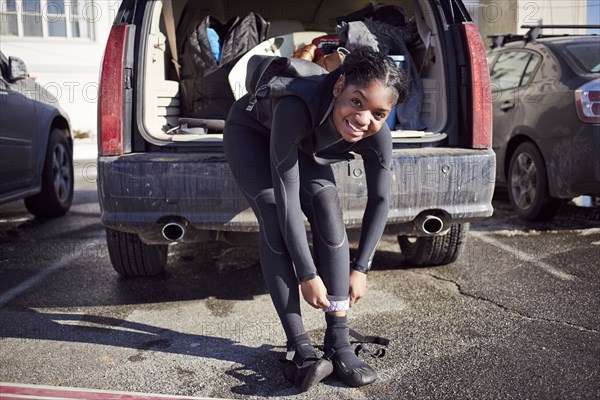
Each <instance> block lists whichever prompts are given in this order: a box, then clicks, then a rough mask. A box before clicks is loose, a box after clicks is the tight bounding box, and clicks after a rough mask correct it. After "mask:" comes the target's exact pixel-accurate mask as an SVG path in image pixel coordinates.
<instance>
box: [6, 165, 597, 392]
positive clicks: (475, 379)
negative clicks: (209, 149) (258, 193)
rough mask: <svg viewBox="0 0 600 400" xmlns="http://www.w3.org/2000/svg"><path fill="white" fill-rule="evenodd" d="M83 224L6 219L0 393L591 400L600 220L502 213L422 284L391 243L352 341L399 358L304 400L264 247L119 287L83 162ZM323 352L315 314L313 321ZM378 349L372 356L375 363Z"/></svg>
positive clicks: (419, 272)
mask: <svg viewBox="0 0 600 400" xmlns="http://www.w3.org/2000/svg"><path fill="white" fill-rule="evenodd" d="M76 168H77V173H76V175H77V183H76V188H77V192H76V195H75V202H74V205H73V207H72V209H71V211H70V212H69V213H68V214H67V215H66V216H64V217H62V218H58V219H55V220H43V219H36V218H33V217H32V216H31V215H30V214H28V213H27V212H26V210H25V208H24V206H23V203H22V201H21V202H13V203H9V204H6V205H3V206H0V254H1V256H0V271H1V274H2V279H1V280H0V366H1V368H0V382H13V383H21V384H28V385H46V386H53V387H77V388H89V389H99V390H114V391H120V392H139V393H157V394H163V395H178V396H198V397H213V398H243V399H246V398H265V397H275V398H281V399H597V398H599V397H600V384H599V382H600V333H599V329H600V315H599V313H598V310H599V309H600V307H599V300H598V298H599V294H600V291H599V286H600V270H599V268H598V267H599V266H600V209H599V208H597V207H596V208H586V207H577V206H575V205H572V204H570V205H566V206H564V207H563V208H562V209H561V211H560V213H559V215H558V216H557V218H556V219H555V220H554V221H552V222H549V223H525V222H522V221H520V220H518V218H516V217H515V216H514V214H513V213H512V211H511V210H510V207H509V206H508V204H507V202H506V199H505V198H503V197H502V196H499V197H498V198H497V199H496V200H495V201H494V206H495V209H496V211H495V215H494V216H493V217H492V218H489V219H487V220H485V221H481V222H478V223H474V224H472V226H471V235H470V239H469V241H468V244H467V248H466V251H465V253H464V254H463V256H462V257H461V259H460V260H459V261H457V262H456V263H454V264H451V265H447V266H444V267H436V268H415V267H414V266H412V265H409V264H408V263H407V262H406V261H405V260H404V259H403V257H402V255H401V254H400V253H399V252H398V244H397V242H396V239H395V238H394V237H391V236H386V237H384V240H382V242H381V243H380V247H379V249H378V252H377V254H376V257H375V261H374V267H373V270H372V271H371V272H370V274H369V279H368V291H367V296H366V297H365V298H364V299H363V300H362V301H361V302H360V303H359V304H358V305H357V306H355V307H354V308H353V309H352V310H351V311H350V313H349V315H350V321H351V327H352V328H353V329H355V330H357V331H359V332H361V333H364V334H368V335H379V336H383V337H386V338H389V339H390V340H391V343H390V345H388V346H387V347H386V348H385V350H386V354H385V356H384V357H383V358H372V357H370V356H369V355H368V354H364V355H362V356H361V357H363V358H364V359H365V360H367V361H368V362H369V363H370V364H371V365H372V366H373V368H374V369H375V370H376V371H377V372H378V374H379V379H378V381H377V382H376V383H374V384H372V385H369V386H366V387H362V388H357V389H353V388H347V387H344V385H343V384H341V383H340V382H339V381H338V380H337V379H335V378H333V377H332V378H329V379H327V380H326V381H325V382H323V383H321V384H319V385H317V386H316V387H314V388H313V389H311V390H310V391H309V392H307V393H303V394H299V393H298V392H297V391H296V389H294V388H293V387H290V385H289V384H288V383H287V382H286V381H285V379H284V378H283V376H282V373H281V369H280V363H279V362H278V359H279V358H280V357H282V355H283V351H284V344H285V341H284V336H283V332H282V330H281V328H280V327H279V324H278V322H277V318H276V314H275V311H274V310H273V307H272V304H271V301H270V298H269V295H268V293H267V290H266V288H265V285H264V282H263V279H262V277H261V272H260V265H259V263H258V254H257V250H256V247H255V246H254V245H251V244H248V245H245V246H235V247H232V246H230V245H227V244H225V243H220V242H211V243H203V244H193V245H192V244H186V245H175V246H172V247H171V248H170V254H169V264H168V266H167V271H166V273H165V274H164V275H161V276H158V277H154V278H143V279H124V278H120V277H119V276H118V275H117V274H116V273H115V272H114V270H113V269H112V267H111V265H110V260H109V257H108V253H107V250H106V239H105V236H104V235H105V233H104V228H103V227H102V225H101V223H100V221H99V216H100V210H99V206H98V198H97V193H96V188H95V163H94V161H93V160H91V159H87V160H86V159H85V157H84V158H80V159H76ZM303 315H304V317H305V322H306V326H307V329H308V330H309V333H310V335H311V337H312V338H313V341H314V342H315V343H322V335H323V331H324V327H325V325H324V320H323V315H322V313H321V312H319V311H317V310H313V309H311V308H310V307H309V306H307V305H303ZM378 348H379V346H377V345H371V349H372V350H376V349H378Z"/></svg>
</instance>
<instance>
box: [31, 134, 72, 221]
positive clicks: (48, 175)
mask: <svg viewBox="0 0 600 400" xmlns="http://www.w3.org/2000/svg"><path fill="white" fill-rule="evenodd" d="M73 181H74V179H73V151H72V149H71V146H70V145H69V142H68V141H67V138H66V137H65V133H64V131H62V130H60V129H53V130H52V132H50V137H49V138H48V146H47V147H46V155H45V158H44V166H43V169H42V191H41V192H40V193H38V194H36V195H34V196H30V197H27V198H25V207H27V210H28V211H29V212H30V213H32V214H33V215H35V216H37V217H59V216H61V215H63V214H64V213H66V212H67V211H68V210H69V208H71V203H72V202H73Z"/></svg>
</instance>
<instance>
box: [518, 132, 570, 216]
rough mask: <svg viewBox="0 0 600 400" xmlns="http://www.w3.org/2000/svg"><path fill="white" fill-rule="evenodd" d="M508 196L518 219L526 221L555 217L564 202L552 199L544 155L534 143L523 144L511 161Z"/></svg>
mask: <svg viewBox="0 0 600 400" xmlns="http://www.w3.org/2000/svg"><path fill="white" fill-rule="evenodd" d="M508 197H509V199H510V203H511V204H512V206H513V207H514V208H515V210H516V211H517V214H518V215H519V217H521V218H522V219H524V220H527V221H540V220H548V219H551V218H552V217H554V216H555V215H556V213H557V211H558V208H559V207H560V204H561V201H560V200H559V199H556V198H553V197H551V196H550V192H549V190H548V175H547V174H546V164H545V163H544V159H543V158H542V154H541V153H540V151H539V150H538V148H537V147H536V146H535V144H533V143H531V142H525V143H521V144H520V145H519V147H517V149H516V150H515V153H514V154H513V156H512V157H511V159H510V164H509V168H508Z"/></svg>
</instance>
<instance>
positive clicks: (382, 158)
mask: <svg viewBox="0 0 600 400" xmlns="http://www.w3.org/2000/svg"><path fill="white" fill-rule="evenodd" d="M298 62H300V64H301V63H302V62H303V60H298ZM307 63H308V64H306V65H307V66H308V65H309V64H310V63H309V62H307ZM314 68H317V69H318V67H314ZM307 69H308V70H309V71H310V68H308V67H307ZM267 71H268V69H263V70H261V69H257V72H255V74H256V75H259V76H258V77H255V76H254V75H252V79H251V81H252V82H258V81H260V80H261V78H262V77H263V76H264V75H269V74H268V73H267ZM273 79H277V76H275V77H274V78H273ZM285 82H287V88H286V89H285V92H286V93H289V95H287V96H283V97H282V96H279V97H278V98H262V99H260V98H259V99H258V100H257V99H256V95H254V97H252V95H246V96H244V97H242V98H241V99H240V100H238V101H237V102H236V103H235V104H234V105H233V107H232V108H231V111H230V113H229V116H228V118H227V121H226V124H225V129H224V135H223V141H224V147H225V153H226V156H227V160H228V162H229V165H230V167H231V170H232V172H233V175H234V177H235V179H236V181H237V183H238V185H239V187H240V188H241V190H242V192H243V193H244V194H245V196H246V198H247V200H248V202H249V203H250V205H251V207H252V210H253V211H254V213H255V214H256V217H257V219H258V221H259V223H260V261H261V267H262V270H263V275H264V277H265V280H266V282H267V286H268V288H269V291H270V294H271V298H272V300H273V303H274V305H275V309H276V310H277V313H278V314H279V318H280V320H281V323H282V325H283V329H284V331H285V333H286V336H287V350H288V353H287V354H288V355H287V358H286V363H285V364H284V365H285V366H284V373H285V375H286V377H287V378H288V380H290V382H292V383H294V384H295V385H297V386H298V387H299V388H300V389H301V390H302V391H304V390H307V389H308V388H309V387H310V386H311V385H313V384H315V383H317V382H319V381H320V380H322V379H324V378H325V377H327V376H328V375H329V374H331V373H332V372H333V371H335V372H336V374H337V376H338V377H339V378H340V379H341V380H342V381H343V382H345V383H346V384H347V385H349V386H362V385H366V384H369V383H372V382H373V381H374V380H375V379H376V373H375V371H373V370H372V369H371V368H370V367H369V366H368V365H367V364H366V363H364V362H363V361H361V360H360V359H359V358H358V357H357V356H356V355H355V354H354V351H353V349H352V346H351V345H350V342H349V338H348V334H349V330H348V325H347V316H346V310H347V309H348V308H349V307H351V306H353V305H354V304H355V303H356V302H357V301H358V300H359V299H360V298H361V297H363V295H364V293H365V289H366V277H367V272H368V270H369V268H370V265H371V261H372V258H373V254H374V252H375V248H376V246H377V243H378V242H379V239H380V237H381V235H382V233H383V229H384V227H385V223H386V219H387V213H388V207H389V205H388V192H389V187H390V175H391V174H390V163H391V154H392V139H391V134H390V131H389V129H388V127H387V125H386V124H385V120H386V118H387V116H388V115H389V113H390V110H391V109H392V108H393V107H394V106H395V104H396V103H397V102H398V101H402V100H403V99H404V98H405V96H406V93H407V83H406V76H405V75H404V73H403V72H402V71H401V70H399V69H398V68H397V67H396V65H395V64H394V63H393V61H391V60H390V59H389V58H388V57H387V56H385V55H383V54H381V53H377V52H373V51H372V50H368V49H357V50H355V51H353V52H352V53H350V54H349V55H348V56H347V57H346V58H345V60H344V63H343V64H342V66H341V67H340V68H338V69H337V70H335V71H333V72H331V73H330V74H320V71H318V70H315V71H314V75H311V74H310V73H307V76H306V77H303V76H299V77H296V78H292V79H288V80H287V81H285ZM315 82H316V84H315ZM350 151H352V152H355V153H358V154H360V155H361V156H362V158H363V162H364V169H365V175H366V181H367V186H368V201H367V207H366V209H365V213H364V218H363V224H362V231H361V238H360V243H359V248H358V255H357V257H356V259H355V260H353V261H352V263H351V262H350V255H349V249H348V238H347V236H346V231H345V227H344V221H343V217H342V210H341V206H340V200H339V197H338V192H337V188H336V184H335V180H334V178H333V176H334V175H333V171H332V168H331V166H330V165H329V164H331V163H333V162H336V161H340V160H346V159H349V158H351V157H352V156H351V155H350V154H349V152H350ZM302 212H304V214H305V215H306V217H307V218H308V221H309V223H310V225H311V230H312V232H313V248H314V259H313V256H312V255H311V252H310V250H309V246H308V241H307V236H306V230H305V227H304V221H303V219H302ZM351 266H352V268H351ZM298 283H300V287H301V291H302V295H303V297H304V299H305V300H306V302H307V303H308V304H310V305H311V306H312V307H314V308H317V309H322V310H323V311H324V312H325V313H326V314H325V319H326V322H327V330H326V332H325V340H324V343H325V348H324V350H325V357H323V358H318V357H317V355H316V351H315V349H314V348H313V346H312V344H311V341H310V339H309V337H308V334H307V333H306V331H305V329H304V325H303V322H302V317H301V314H300V300H299V290H298Z"/></svg>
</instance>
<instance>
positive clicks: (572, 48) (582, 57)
mask: <svg viewBox="0 0 600 400" xmlns="http://www.w3.org/2000/svg"><path fill="white" fill-rule="evenodd" d="M566 47H567V52H568V53H569V55H570V56H571V58H572V59H573V60H574V61H575V62H576V63H578V64H579V65H580V66H581V67H582V68H583V69H584V70H585V71H586V72H600V41H596V42H588V43H577V44H571V45H568V46H566Z"/></svg>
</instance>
